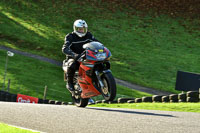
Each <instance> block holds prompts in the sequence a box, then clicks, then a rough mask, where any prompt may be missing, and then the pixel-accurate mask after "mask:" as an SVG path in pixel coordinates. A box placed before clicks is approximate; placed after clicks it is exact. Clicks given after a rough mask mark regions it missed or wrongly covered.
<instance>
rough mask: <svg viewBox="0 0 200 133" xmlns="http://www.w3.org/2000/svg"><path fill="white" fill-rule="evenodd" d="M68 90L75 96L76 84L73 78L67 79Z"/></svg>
mask: <svg viewBox="0 0 200 133" xmlns="http://www.w3.org/2000/svg"><path fill="white" fill-rule="evenodd" d="M66 88H67V89H68V90H69V91H70V93H71V94H72V96H74V91H75V89H74V83H73V77H72V76H70V77H69V76H68V77H67V85H66Z"/></svg>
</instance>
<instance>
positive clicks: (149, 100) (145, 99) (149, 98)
mask: <svg viewBox="0 0 200 133" xmlns="http://www.w3.org/2000/svg"><path fill="white" fill-rule="evenodd" d="M142 102H152V97H142Z"/></svg>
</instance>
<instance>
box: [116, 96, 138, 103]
mask: <svg viewBox="0 0 200 133" xmlns="http://www.w3.org/2000/svg"><path fill="white" fill-rule="evenodd" d="M128 100H135V98H125V97H124V98H118V100H117V101H118V103H127V101H128Z"/></svg>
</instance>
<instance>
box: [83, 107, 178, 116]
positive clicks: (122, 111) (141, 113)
mask: <svg viewBox="0 0 200 133" xmlns="http://www.w3.org/2000/svg"><path fill="white" fill-rule="evenodd" d="M86 108H87V109H93V110H101V111H110V112H120V113H128V114H140V115H153V116H163V117H175V116H173V115H168V114H155V113H147V112H137V111H128V110H118V109H108V108H95V107H89V108H88V107H86Z"/></svg>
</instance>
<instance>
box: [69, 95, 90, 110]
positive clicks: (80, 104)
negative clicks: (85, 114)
mask: <svg viewBox="0 0 200 133" xmlns="http://www.w3.org/2000/svg"><path fill="white" fill-rule="evenodd" d="M72 100H73V101H74V104H75V105H76V106H77V107H83V108H84V107H86V106H87V105H88V100H89V98H79V97H76V96H74V97H72Z"/></svg>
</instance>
